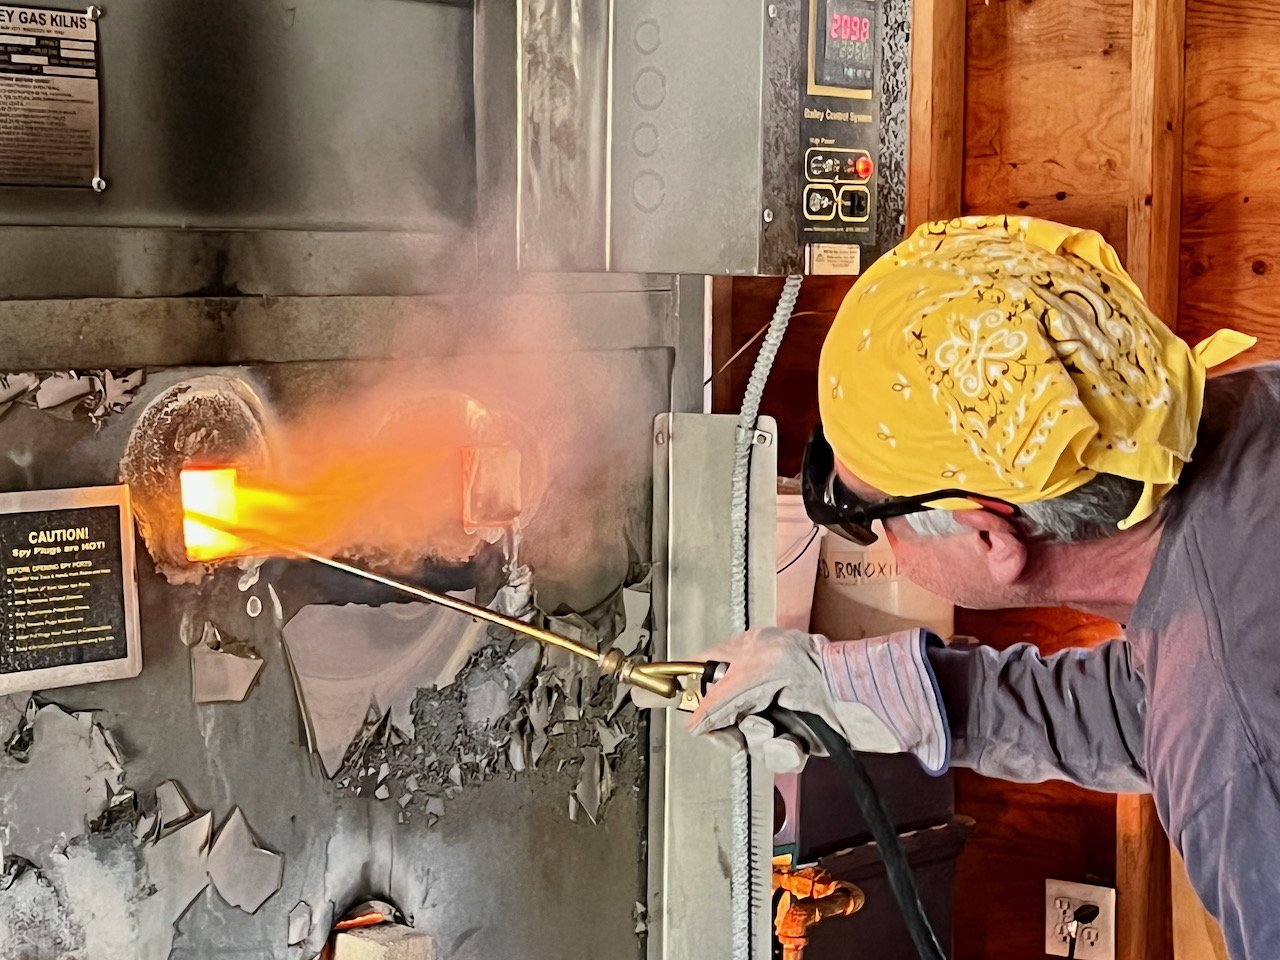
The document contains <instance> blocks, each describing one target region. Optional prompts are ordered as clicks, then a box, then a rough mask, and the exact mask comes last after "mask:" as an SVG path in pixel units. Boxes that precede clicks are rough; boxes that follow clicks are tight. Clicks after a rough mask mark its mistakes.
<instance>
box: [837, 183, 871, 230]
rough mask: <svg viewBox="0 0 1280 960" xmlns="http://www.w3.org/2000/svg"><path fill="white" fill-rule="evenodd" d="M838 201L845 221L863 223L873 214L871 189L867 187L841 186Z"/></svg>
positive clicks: (842, 218) (841, 217)
mask: <svg viewBox="0 0 1280 960" xmlns="http://www.w3.org/2000/svg"><path fill="white" fill-rule="evenodd" d="M837 203H838V210H839V213H840V219H841V220H843V221H845V223H863V222H864V221H866V220H867V219H868V218H870V216H871V191H869V190H868V189H867V188H866V187H863V186H849V187H841V188H840V194H839V196H838V198H837Z"/></svg>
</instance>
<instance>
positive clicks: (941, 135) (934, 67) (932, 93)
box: [906, 0, 965, 230]
mask: <svg viewBox="0 0 1280 960" xmlns="http://www.w3.org/2000/svg"><path fill="white" fill-rule="evenodd" d="M964 45H965V0H915V3H913V4H912V10H911V91H910V116H909V117H908V120H907V210H906V214H907V229H908V230H910V229H912V228H914V227H916V226H918V225H919V224H921V223H924V222H925V221H927V220H940V219H944V218H947V217H955V216H959V215H960V213H961V198H962V188H963V185H964Z"/></svg>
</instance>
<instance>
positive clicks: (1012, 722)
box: [930, 364, 1280, 960]
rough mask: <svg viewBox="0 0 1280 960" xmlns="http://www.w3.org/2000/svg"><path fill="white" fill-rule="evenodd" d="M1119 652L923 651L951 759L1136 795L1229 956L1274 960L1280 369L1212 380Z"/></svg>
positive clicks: (1278, 873)
mask: <svg viewBox="0 0 1280 960" xmlns="http://www.w3.org/2000/svg"><path fill="white" fill-rule="evenodd" d="M1192 460H1193V462H1192V464H1191V465H1190V466H1188V468H1187V469H1186V470H1185V471H1184V473H1183V476H1182V478H1181V481H1180V483H1179V486H1178V488H1177V492H1176V496H1174V497H1173V498H1172V500H1171V502H1170V504H1169V507H1168V511H1167V516H1166V520H1165V528H1164V531H1163V533H1162V535H1161V539H1160V545H1159V548H1158V550H1157V553H1156V557H1155V561H1154V563H1153V565H1152V569H1151V573H1150V575H1149V576H1148V577H1147V581H1146V583H1145V584H1144V586H1143V589H1142V594H1141V596H1140V597H1139V599H1138V603H1137V605H1136V607H1135V608H1134V611H1133V617H1132V618H1131V621H1130V623H1129V624H1127V625H1126V627H1125V638H1124V639H1120V640H1113V641H1111V642H1109V643H1106V644H1103V645H1101V646H1099V647H1096V648H1092V649H1088V650H1083V649H1072V650H1065V651H1063V652H1061V653H1059V654H1057V655H1055V656H1053V657H1047V658H1046V657H1041V656H1040V654H1039V652H1038V651H1037V650H1036V649H1035V648H1034V647H1031V646H1029V645H1026V644H1022V645H1019V646H1015V647H1011V648H1009V649H1007V650H1004V651H996V650H993V649H991V648H988V647H979V648H976V649H971V650H963V649H959V650H944V651H936V652H933V653H931V654H930V658H931V660H932V662H933V665H934V669H935V672H936V673H937V675H938V683H939V686H940V687H941V691H942V696H943V701H944V702H945V703H946V706H947V711H948V715H949V720H950V724H951V728H952V735H953V737H954V740H955V745H954V750H953V761H954V762H955V763H956V764H957V765H958V766H965V767H972V768H973V769H975V770H977V771H978V772H980V773H984V774H987V775H990V776H995V777H1001V778H1003V779H1008V780H1018V781H1023V782H1037V781H1041V780H1047V779H1066V780H1071V781H1073V782H1075V783H1079V784H1081V785H1082V786H1086V787H1092V788H1094V789H1099V790H1107V791H1113V792H1147V791H1150V792H1151V793H1152V795H1153V796H1154V798H1155V801H1156V806H1157V809H1158V810H1159V813H1160V819H1161V822H1162V823H1163V824H1164V826H1165V829H1166V830H1167V831H1168V833H1169V836H1170V838H1171V839H1172V840H1173V842H1174V845H1175V846H1176V847H1177V848H1178V850H1179V851H1180V852H1181V854H1182V856H1183V858H1184V859H1185V861H1186V864H1187V870H1188V873H1189V874H1190V877H1191V882H1192V884H1193V886H1194V887H1195V889H1196V891H1197V892H1198V893H1199V895H1200V898H1201V899H1202V900H1203V901H1204V904H1205V906H1206V907H1207V908H1208V910H1209V912H1210V913H1212V914H1213V915H1214V916H1215V917H1217V919H1218V920H1219V921H1220V922H1221V924H1222V928H1223V934H1224V936H1225V939H1226V943H1227V947H1228V950H1229V952H1230V955H1231V957H1232V960H1261V958H1267V960H1272V958H1276V957H1280V778H1278V777H1277V770H1278V769H1280V768H1278V767H1277V758H1278V757H1280V365H1271V364H1268V365H1265V366H1261V367H1255V368H1252V369H1249V370H1244V371H1240V372H1238V373H1234V374H1230V375H1227V376H1223V377H1217V378H1214V379H1213V380H1211V381H1210V382H1209V384H1208V387H1207V390H1206V398H1205V413H1204V417H1203V419H1202V423H1201V428H1200V432H1199V437H1198V439H1197V444H1196V449H1195V452H1194V454H1193V457H1192Z"/></svg>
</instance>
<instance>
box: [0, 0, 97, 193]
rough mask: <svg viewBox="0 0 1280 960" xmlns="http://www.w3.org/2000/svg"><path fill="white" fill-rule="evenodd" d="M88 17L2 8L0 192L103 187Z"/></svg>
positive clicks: (93, 37) (93, 40) (92, 30)
mask: <svg viewBox="0 0 1280 960" xmlns="http://www.w3.org/2000/svg"><path fill="white" fill-rule="evenodd" d="M89 10H90V11H92V12H86V11H85V10H79V11H71V10H50V9H46V8H42V7H8V6H0V186H26V187H92V188H94V189H99V190H100V189H102V187H103V186H104V184H103V183H102V181H101V179H100V176H99V170H100V162H99V160H100V149H99V102H100V99H99V89H98V22H97V19H96V16H97V8H96V7H91V8H89Z"/></svg>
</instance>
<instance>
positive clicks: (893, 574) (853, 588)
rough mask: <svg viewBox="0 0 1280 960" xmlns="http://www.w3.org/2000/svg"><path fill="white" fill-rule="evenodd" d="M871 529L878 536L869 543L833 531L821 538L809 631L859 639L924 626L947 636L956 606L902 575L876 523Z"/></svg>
mask: <svg viewBox="0 0 1280 960" xmlns="http://www.w3.org/2000/svg"><path fill="white" fill-rule="evenodd" d="M875 529H876V532H877V533H878V534H880V539H879V540H877V541H876V542H875V543H873V544H872V545H871V546H870V547H859V546H858V545H857V544H855V543H850V542H849V541H848V540H845V539H844V538H843V537H837V536H835V535H834V534H832V535H829V536H826V537H824V538H822V549H821V555H820V557H819V559H818V577H817V584H816V587H815V589H814V595H813V617H812V621H811V627H812V630H813V632H814V633H821V634H823V635H824V636H827V637H830V638H831V639H832V640H861V639H862V638H863V637H881V636H884V635H885V634H889V633H895V632H896V631H898V630H906V629H909V628H911V627H928V628H929V629H930V630H932V631H933V632H934V633H936V634H938V636H940V637H942V638H943V639H944V640H945V639H947V638H949V637H950V636H951V635H952V634H953V633H955V608H954V607H953V606H952V605H951V604H950V603H948V602H947V601H946V600H943V599H942V598H941V597H936V596H934V595H933V594H932V593H929V592H928V591H927V590H924V589H922V588H920V587H917V586H916V585H915V584H914V583H912V582H911V581H910V580H908V579H907V578H906V577H905V576H903V574H902V571H901V569H899V567H898V563H897V561H896V560H895V559H894V556H893V550H892V549H891V548H890V547H889V543H888V541H887V540H885V537H884V530H883V529H882V528H881V527H880V524H879V522H877V523H876V525H875Z"/></svg>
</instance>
